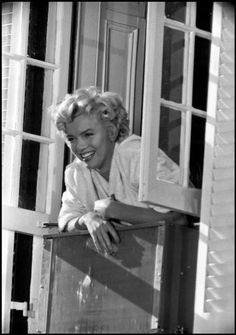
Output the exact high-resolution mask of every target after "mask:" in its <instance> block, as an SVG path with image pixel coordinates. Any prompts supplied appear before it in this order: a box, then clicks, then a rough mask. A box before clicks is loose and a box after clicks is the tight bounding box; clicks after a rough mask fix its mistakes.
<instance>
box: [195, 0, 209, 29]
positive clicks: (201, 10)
mask: <svg viewBox="0 0 236 335" xmlns="http://www.w3.org/2000/svg"><path fill="white" fill-rule="evenodd" d="M196 4H197V17H196V26H197V28H199V29H203V30H206V31H208V32H211V25H212V8H213V2H212V1H203V2H200V1H197V2H196Z"/></svg>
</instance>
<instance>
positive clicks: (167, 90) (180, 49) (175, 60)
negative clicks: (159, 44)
mask: <svg viewBox="0 0 236 335" xmlns="http://www.w3.org/2000/svg"><path fill="white" fill-rule="evenodd" d="M183 63H184V33H183V32H181V31H178V30H174V29H171V28H167V27H165V30H164V50H163V66H162V91H161V96H162V98H164V99H166V100H171V101H174V102H178V103H181V102H182V86H183Z"/></svg>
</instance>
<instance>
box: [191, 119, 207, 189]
mask: <svg viewBox="0 0 236 335" xmlns="http://www.w3.org/2000/svg"><path fill="white" fill-rule="evenodd" d="M205 126H206V120H205V119H204V118H201V117H198V116H196V115H193V116H192V131H191V147H190V181H191V182H192V183H193V185H194V186H195V187H196V188H201V187H202V176H203V158H204V148H205V145H204V142H205V140H204V139H205Z"/></svg>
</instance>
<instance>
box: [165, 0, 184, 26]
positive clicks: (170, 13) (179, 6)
mask: <svg viewBox="0 0 236 335" xmlns="http://www.w3.org/2000/svg"><path fill="white" fill-rule="evenodd" d="M165 15H166V17H167V18H168V19H172V20H176V21H179V22H182V23H185V17H186V2H175V1H173V2H171V1H170V2H169V1H167V2H166V3H165Z"/></svg>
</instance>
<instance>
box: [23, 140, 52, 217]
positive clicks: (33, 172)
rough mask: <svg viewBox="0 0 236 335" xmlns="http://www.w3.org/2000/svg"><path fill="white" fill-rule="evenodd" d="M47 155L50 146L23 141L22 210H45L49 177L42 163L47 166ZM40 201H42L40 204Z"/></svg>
mask: <svg viewBox="0 0 236 335" xmlns="http://www.w3.org/2000/svg"><path fill="white" fill-rule="evenodd" d="M46 154H48V145H46V144H41V143H38V142H34V141H30V140H23V143H22V157H21V170H20V187H19V203H18V206H19V207H20V208H25V209H29V210H40V211H44V209H45V198H46V195H45V192H46V191H45V185H46V182H47V176H46V173H45V171H43V166H41V162H44V166H46V161H47V157H45V156H46ZM39 178H40V179H39ZM39 199H41V200H40V201H41V203H40V204H39V203H38V202H39ZM42 199H43V200H42ZM36 200H37V201H36ZM36 202H37V204H36ZM42 202H43V203H42ZM39 208H40V209H39Z"/></svg>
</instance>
